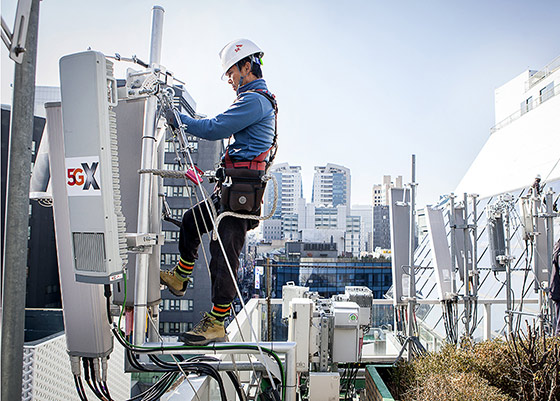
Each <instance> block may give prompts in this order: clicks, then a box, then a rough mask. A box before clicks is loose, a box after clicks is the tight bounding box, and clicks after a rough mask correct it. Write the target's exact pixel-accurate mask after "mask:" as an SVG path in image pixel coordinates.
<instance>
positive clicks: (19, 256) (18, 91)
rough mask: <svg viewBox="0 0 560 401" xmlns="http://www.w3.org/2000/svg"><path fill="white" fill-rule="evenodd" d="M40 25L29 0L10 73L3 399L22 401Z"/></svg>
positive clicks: (35, 1)
mask: <svg viewBox="0 0 560 401" xmlns="http://www.w3.org/2000/svg"><path fill="white" fill-rule="evenodd" d="M38 26H39V0H33V1H32V3H31V10H30V13H29V25H28V28H27V41H26V44H25V49H26V51H25V53H24V55H23V60H22V63H21V64H16V65H15V73H14V97H13V101H12V112H11V114H12V125H11V130H10V149H9V161H8V162H9V164H8V182H7V188H6V189H7V191H6V192H7V193H6V224H5V230H6V231H5V235H4V260H3V266H4V278H3V280H2V283H3V291H2V400H18V399H21V384H22V377H21V376H22V372H23V342H24V321H25V319H24V316H25V285H26V276H27V274H26V270H27V267H26V266H27V230H28V228H27V227H28V225H29V182H30V181H29V177H30V176H31V141H32V138H33V106H34V103H35V67H36V63H37V35H38Z"/></svg>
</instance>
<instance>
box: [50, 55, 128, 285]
mask: <svg viewBox="0 0 560 401" xmlns="http://www.w3.org/2000/svg"><path fill="white" fill-rule="evenodd" d="M60 86H61V95H62V119H63V129H64V147H65V162H66V169H65V173H66V189H67V192H68V205H69V210H70V230H71V232H72V242H73V244H72V245H73V246H72V249H73V259H74V271H75V274H76V280H77V281H82V282H90V283H100V284H106V283H109V282H112V281H115V280H118V279H120V278H122V269H123V265H124V264H126V259H127V254H126V252H127V250H126V239H125V221H124V217H123V215H122V212H121V200H120V183H119V171H118V152H117V128H116V117H115V113H114V111H113V110H112V108H113V107H114V106H116V105H117V84H116V80H115V79H114V78H113V63H112V62H110V61H108V60H106V59H105V56H104V55H103V54H102V53H99V52H95V51H86V52H82V53H76V54H71V55H68V56H65V57H63V58H62V59H60Z"/></svg>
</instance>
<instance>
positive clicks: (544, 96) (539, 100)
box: [490, 84, 560, 134]
mask: <svg viewBox="0 0 560 401" xmlns="http://www.w3.org/2000/svg"><path fill="white" fill-rule="evenodd" d="M559 93H560V84H558V85H556V86H554V87H552V88H550V89H549V90H547V91H545V92H543V93H541V94H540V95H539V96H538V97H536V98H535V99H534V100H533V101H532V102H531V103H528V104H524V105H523V106H522V107H521V108H520V109H519V110H517V111H516V112H515V113H512V114H510V115H509V116H508V117H506V118H504V119H503V120H502V121H500V122H499V123H497V124H496V125H494V126H493V127H492V128H490V134H493V133H494V132H496V131H498V130H499V129H502V128H504V127H505V126H506V125H509V124H511V123H512V122H514V121H515V120H517V119H518V118H519V117H521V116H522V115H524V114H527V113H528V112H530V111H531V110H534V109H536V108H537V107H539V106H540V105H541V104H543V103H544V102H546V101H547V100H550V99H552V98H553V97H554V96H556V95H558V94H559Z"/></svg>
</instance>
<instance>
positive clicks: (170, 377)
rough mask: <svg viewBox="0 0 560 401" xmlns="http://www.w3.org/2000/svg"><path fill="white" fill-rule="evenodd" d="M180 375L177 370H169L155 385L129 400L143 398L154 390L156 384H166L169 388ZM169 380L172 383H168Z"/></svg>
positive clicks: (133, 400)
mask: <svg viewBox="0 0 560 401" xmlns="http://www.w3.org/2000/svg"><path fill="white" fill-rule="evenodd" d="M178 376H179V373H177V372H167V373H165V374H164V375H162V376H161V377H160V379H159V380H158V381H157V382H156V383H154V385H153V386H152V387H150V388H149V389H148V390H146V391H144V392H143V393H140V394H138V395H135V396H134V397H132V398H129V399H128V400H127V401H135V400H138V399H140V398H143V397H145V396H147V395H149V393H151V392H152V391H153V390H152V388H153V387H154V386H160V385H161V386H166V387H165V389H166V390H167V389H168V388H169V387H170V386H171V384H173V382H174V381H175V380H176V379H177V377H178ZM168 382H171V383H168Z"/></svg>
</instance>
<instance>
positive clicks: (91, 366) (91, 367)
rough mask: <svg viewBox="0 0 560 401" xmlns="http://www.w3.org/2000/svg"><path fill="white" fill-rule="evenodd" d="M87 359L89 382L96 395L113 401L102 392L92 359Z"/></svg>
mask: <svg viewBox="0 0 560 401" xmlns="http://www.w3.org/2000/svg"><path fill="white" fill-rule="evenodd" d="M88 359H89V371H90V374H91V382H92V384H93V387H95V389H96V390H97V393H98V394H100V395H101V396H102V397H103V398H104V399H107V400H108V401H113V400H111V398H110V397H107V394H105V392H104V391H103V388H102V387H101V381H100V380H99V378H98V377H97V376H96V375H95V368H94V363H93V358H88ZM98 397H99V396H98Z"/></svg>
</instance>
